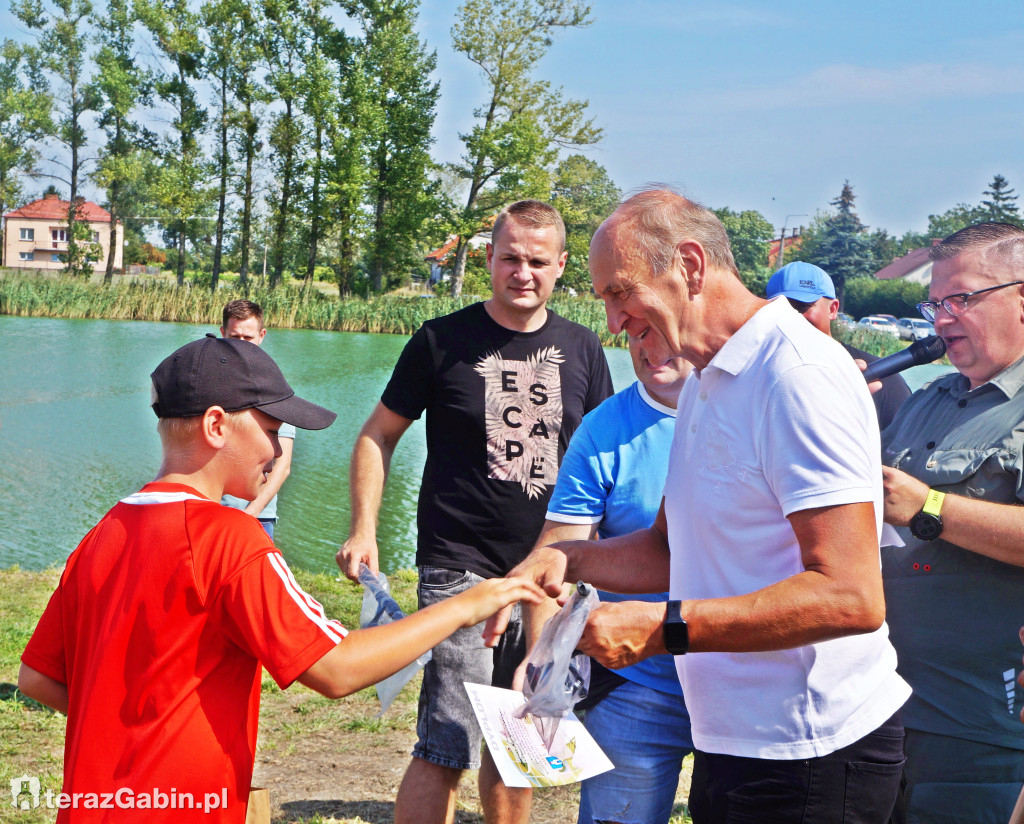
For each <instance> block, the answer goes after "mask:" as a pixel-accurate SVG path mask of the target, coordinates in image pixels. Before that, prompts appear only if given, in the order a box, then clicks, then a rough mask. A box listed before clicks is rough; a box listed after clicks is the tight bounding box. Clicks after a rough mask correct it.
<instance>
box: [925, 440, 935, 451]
mask: <svg viewBox="0 0 1024 824" xmlns="http://www.w3.org/2000/svg"><path fill="white" fill-rule="evenodd" d="M925 446H926V447H927V448H928V449H934V448H935V441H928V443H926V444H925Z"/></svg>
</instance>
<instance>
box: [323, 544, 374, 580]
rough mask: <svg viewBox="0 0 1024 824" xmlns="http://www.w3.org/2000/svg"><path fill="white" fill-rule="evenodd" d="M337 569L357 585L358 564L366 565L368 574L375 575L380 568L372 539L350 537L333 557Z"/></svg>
mask: <svg viewBox="0 0 1024 824" xmlns="http://www.w3.org/2000/svg"><path fill="white" fill-rule="evenodd" d="M334 560H335V561H336V562H337V564H338V568H339V569H340V570H341V571H342V572H343V573H344V574H345V577H346V578H348V579H349V580H350V581H354V582H355V583H357V584H358V583H359V564H361V563H363V564H366V565H367V566H368V567H369V568H370V572H372V573H373V574H374V575H377V574H378V573H379V572H380V567H379V565H378V561H377V541H376V539H374V538H360V537H358V536H355V535H353V536H350V537H349V539H348V540H347V541H345V543H343V544H342V545H341V549H339V550H338V551H337V553H335V555H334Z"/></svg>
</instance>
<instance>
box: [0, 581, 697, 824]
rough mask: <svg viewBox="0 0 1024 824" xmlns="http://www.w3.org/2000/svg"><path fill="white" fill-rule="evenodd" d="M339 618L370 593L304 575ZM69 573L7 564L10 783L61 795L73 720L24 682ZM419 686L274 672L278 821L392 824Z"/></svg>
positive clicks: (3, 746) (572, 798)
mask: <svg viewBox="0 0 1024 824" xmlns="http://www.w3.org/2000/svg"><path fill="white" fill-rule="evenodd" d="M294 572H295V577H296V578H297V579H298V581H299V583H300V584H301V585H302V586H303V588H305V589H306V590H307V591H308V592H310V593H311V594H313V595H314V596H315V597H316V598H317V599H319V600H320V601H321V603H323V604H324V606H325V607H326V609H327V613H328V615H331V616H332V617H337V618H338V619H339V620H341V621H342V623H344V624H345V625H346V626H348V627H355V626H358V622H359V606H360V600H361V590H359V589H357V588H356V587H354V586H352V585H350V584H348V583H347V582H345V583H339V582H337V581H335V580H334V579H333V578H332V577H331V576H328V575H322V574H321V575H313V574H310V573H305V572H302V571H301V570H294ZM57 579H58V572H56V571H54V570H47V571H43V572H26V571H23V570H18V569H9V570H0V787H3V788H5V791H6V788H8V787H9V786H10V783H9V782H10V780H11V779H12V778H15V777H17V776H23V775H29V776H38V777H39V779H40V784H41V786H42V790H43V792H44V793H45V791H46V790H47V789H51V790H53V791H54V792H55V793H56V792H58V791H59V789H60V786H61V776H62V774H63V760H64V759H63V742H64V727H65V719H64V716H62V715H60V714H59V713H55V712H52V711H51V710H49V709H47V708H46V707H43V706H41V705H39V704H37V703H35V702H34V701H31V700H30V699H27V698H25V697H24V696H22V695H21V694H20V693H19V692H18V691H17V688H16V687H15V684H16V682H17V673H18V666H19V662H18V659H19V657H20V655H21V652H22V650H23V649H24V647H25V644H26V642H27V641H28V639H29V636H30V635H31V633H32V630H33V628H34V627H35V624H36V621H37V620H38V618H39V615H40V613H41V612H42V610H43V607H44V606H45V605H46V601H47V599H48V598H49V596H50V593H51V591H52V590H53V587H54V586H55V585H56V582H57ZM415 581H416V578H415V573H414V572H400V573H397V574H396V575H394V576H392V580H391V584H392V590H393V592H394V594H395V597H396V599H397V600H398V602H399V603H400V604H401V605H402V607H403V608H404V609H406V610H407V611H408V610H411V609H413V608H414V605H415V600H416V583H415ZM416 687H417V682H413V683H412V684H411V685H410V686H408V687H406V689H405V690H404V691H403V692H402V694H401V695H400V696H399V697H398V698H397V699H396V701H395V703H394V704H392V706H391V708H390V709H389V710H388V712H387V714H386V715H385V716H384V717H383V718H375V717H374V716H375V714H376V713H377V711H378V709H379V705H378V703H377V700H376V697H375V696H374V694H373V692H372V690H364V691H362V692H360V693H358V694H356V695H352V696H349V697H347V698H344V699H342V700H340V701H329V700H327V699H325V698H323V697H321V696H319V695H317V694H316V693H313V692H311V691H310V690H308V689H306V688H305V687H302V686H301V685H294V686H292V687H291V688H289V689H288V690H285V691H283V692H282V691H281V690H279V689H278V688H277V686H276V685H275V684H274V682H273V681H272V680H271V679H270V678H269V677H267V676H266V675H264V678H263V700H262V706H261V709H260V738H259V748H258V753H257V756H256V775H255V778H254V781H255V782H256V783H258V784H260V785H262V786H266V787H268V788H269V789H270V793H271V800H272V802H273V804H274V814H273V820H274V822H275V824H282V823H283V822H291V823H293V824H385V822H389V821H391V820H392V817H393V802H394V796H395V792H396V790H397V782H398V780H399V779H400V778H401V772H402V770H403V769H404V767H405V764H406V763H407V761H408V753H409V750H410V747H411V744H412V741H413V739H414V737H415V736H414V728H415V722H416V694H417V689H416ZM474 784H475V780H474V777H472V776H467V778H466V779H464V781H463V784H462V786H461V789H460V799H461V800H460V809H459V812H458V816H457V821H458V822H461V824H482V822H483V816H482V814H481V810H480V804H479V798H478V797H477V795H476V790H475V787H474ZM684 801H685V789H681V790H680V794H679V795H678V796H677V806H676V813H677V814H676V816H675V817H674V818H673V819H672V822H673V824H684V822H686V821H689V817H688V816H686V814H685V812H684V810H685V807H684ZM577 803H578V788H577V787H576V786H571V787H556V788H552V789H547V790H543V791H539V792H537V793H536V794H535V801H534V814H533V816H532V817H531V821H532V822H534V824H556V822H557V823H558V824H560V823H561V822H565V821H575V820H576V808H577ZM55 817H56V811H54V810H46V809H45V808H44V807H40V808H38V809H34V810H28V811H22V810H18V809H15V808H14V807H12V806H11V805H10V802H9V801H7V800H0V822H10V824H44V822H52V821H53V820H54V819H55Z"/></svg>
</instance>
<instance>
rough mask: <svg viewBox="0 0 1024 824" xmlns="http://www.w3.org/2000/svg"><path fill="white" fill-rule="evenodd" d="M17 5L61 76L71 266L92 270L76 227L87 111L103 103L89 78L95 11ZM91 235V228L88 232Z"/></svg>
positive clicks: (85, 4)
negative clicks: (90, 22)
mask: <svg viewBox="0 0 1024 824" xmlns="http://www.w3.org/2000/svg"><path fill="white" fill-rule="evenodd" d="M11 10H12V11H13V12H14V14H15V15H16V16H17V17H18V19H19V20H21V21H22V22H23V23H24V24H25V25H26V26H28V28H30V29H32V30H33V31H36V32H38V33H39V40H38V43H37V44H36V45H35V46H33V47H32V49H33V50H34V55H35V58H36V59H38V60H39V63H40V64H41V65H42V66H43V67H44V68H45V69H46V70H47V72H49V74H50V75H51V76H52V78H53V80H54V81H55V83H54V84H51V88H52V89H53V91H54V100H55V102H56V108H55V114H56V119H55V120H54V121H53V125H54V127H55V128H54V129H53V131H52V132H51V135H50V136H51V137H53V138H54V139H55V140H56V141H57V142H58V143H59V144H60V145H61V146H63V147H64V149H65V150H66V151H67V162H63V161H60V162H61V165H63V166H64V167H65V168H66V169H67V178H66V179H65V180H64V182H65V183H66V184H67V185H68V187H69V188H70V190H71V194H70V197H69V199H68V204H69V205H68V230H67V237H68V248H67V254H66V256H65V257H66V260H65V271H67V272H68V273H70V274H87V273H88V272H90V271H91V268H92V267H91V265H90V263H89V261H88V260H87V259H86V258H87V257H88V255H87V254H85V250H84V249H82V248H81V244H82V238H83V235H82V233H81V232H80V231H77V230H76V227H75V223H76V222H77V221H78V212H79V210H80V208H81V202H80V199H79V188H80V185H81V181H82V168H81V167H82V162H83V160H84V158H83V157H82V153H83V149H84V147H85V145H86V139H87V134H86V126H87V124H86V120H85V119H86V115H87V114H88V112H90V111H94V110H95V109H96V108H97V107H98V105H99V98H98V95H97V92H96V88H95V87H94V86H93V85H92V84H90V83H89V82H88V77H87V73H86V63H87V60H88V58H89V43H88V39H87V31H88V29H87V22H88V19H89V15H90V14H91V12H92V4H91V3H90V2H89V0H49V2H48V3H44V0H15V1H14V2H12V3H11ZM86 237H88V233H86Z"/></svg>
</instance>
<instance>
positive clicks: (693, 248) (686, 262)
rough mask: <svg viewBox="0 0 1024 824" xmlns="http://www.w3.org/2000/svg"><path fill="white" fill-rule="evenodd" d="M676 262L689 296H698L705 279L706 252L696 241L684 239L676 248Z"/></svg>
mask: <svg viewBox="0 0 1024 824" xmlns="http://www.w3.org/2000/svg"><path fill="white" fill-rule="evenodd" d="M676 262H677V265H678V266H679V267H680V269H681V271H682V274H683V278H684V279H685V280H686V288H687V290H688V291H689V293H690V296H691V297H692V296H693V295H699V294H700V293H701V292H702V291H703V289H704V282H705V279H706V277H707V263H708V259H707V252H705V251H704V247H703V246H701V245H700V243H699V242H697V241H696V240H692V239H690V238H686V239H684V240H681V241H680V242H679V244H678V245H677V246H676Z"/></svg>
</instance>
